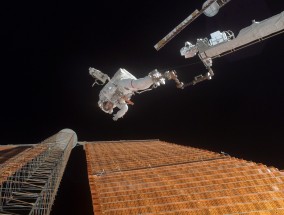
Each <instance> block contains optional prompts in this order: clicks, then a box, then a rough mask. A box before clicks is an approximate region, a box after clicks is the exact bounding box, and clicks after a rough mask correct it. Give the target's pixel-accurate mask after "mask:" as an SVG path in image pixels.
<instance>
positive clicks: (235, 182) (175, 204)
mask: <svg viewBox="0 0 284 215" xmlns="http://www.w3.org/2000/svg"><path fill="white" fill-rule="evenodd" d="M85 151H86V157H87V164H88V174H89V182H90V187H91V192H92V198H93V204H94V212H95V214H194V215H198V214H202V215H204V214H238V213H243V214H277V213H278V214H281V213H283V210H284V192H283V191H284V174H283V172H280V171H279V170H277V169H276V168H273V167H267V166H265V165H263V164H257V163H253V162H248V161H245V160H241V159H237V158H232V157H229V156H224V155H222V154H218V153H213V152H209V151H206V150H202V149H197V148H193V147H186V146H180V145H176V144H171V143H166V142H162V141H117V142H89V143H86V144H85Z"/></svg>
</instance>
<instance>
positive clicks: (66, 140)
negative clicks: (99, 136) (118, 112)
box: [0, 130, 77, 215]
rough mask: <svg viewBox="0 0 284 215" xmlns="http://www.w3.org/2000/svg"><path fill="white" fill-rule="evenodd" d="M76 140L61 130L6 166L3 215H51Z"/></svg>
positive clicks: (0, 186)
mask: <svg viewBox="0 0 284 215" xmlns="http://www.w3.org/2000/svg"><path fill="white" fill-rule="evenodd" d="M75 139H76V141H77V137H76V134H75V133H74V132H73V133H71V132H70V130H67V132H64V130H62V131H61V132H59V133H57V134H56V135H54V136H52V137H50V138H48V139H47V140H45V141H43V142H42V143H40V144H37V145H34V146H32V147H30V148H28V149H26V150H25V151H23V152H21V153H19V154H18V155H16V156H14V157H12V158H10V159H9V160H8V161H7V162H5V163H3V164H2V165H1V166H0V214H29V215H32V214H37V215H41V214H49V213H50V211H51V207H52V204H53V202H54V199H55V195H56V192H57V190H58V187H59V184H60V181H61V178H62V176H63V172H64V169H65V167H66V164H67V161H68V158H69V156H70V152H71V150H72V148H73V146H74V141H75Z"/></svg>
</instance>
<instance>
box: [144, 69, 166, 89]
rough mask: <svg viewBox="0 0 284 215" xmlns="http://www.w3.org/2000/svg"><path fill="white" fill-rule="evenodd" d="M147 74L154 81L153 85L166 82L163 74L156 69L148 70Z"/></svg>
mask: <svg viewBox="0 0 284 215" xmlns="http://www.w3.org/2000/svg"><path fill="white" fill-rule="evenodd" d="M148 76H149V77H151V78H152V81H153V83H154V87H158V86H160V85H161V84H165V83H166V82H165V78H164V76H163V75H162V74H161V73H160V72H158V70H156V69H155V70H153V71H152V72H150V73H149V74H148Z"/></svg>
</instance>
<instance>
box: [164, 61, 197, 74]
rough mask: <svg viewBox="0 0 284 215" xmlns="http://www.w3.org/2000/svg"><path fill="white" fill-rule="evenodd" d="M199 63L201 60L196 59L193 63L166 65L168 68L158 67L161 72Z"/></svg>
mask: <svg viewBox="0 0 284 215" xmlns="http://www.w3.org/2000/svg"><path fill="white" fill-rule="evenodd" d="M199 63H202V62H201V61H196V62H194V63H188V64H183V65H180V66H174V67H168V68H163V69H159V71H162V72H163V71H168V70H174V69H179V68H184V67H189V66H192V65H195V64H199Z"/></svg>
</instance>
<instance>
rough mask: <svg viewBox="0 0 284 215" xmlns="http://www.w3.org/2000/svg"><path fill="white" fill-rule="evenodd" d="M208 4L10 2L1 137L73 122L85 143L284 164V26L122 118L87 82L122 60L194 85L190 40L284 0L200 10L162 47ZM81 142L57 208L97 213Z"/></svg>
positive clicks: (5, 19)
mask: <svg viewBox="0 0 284 215" xmlns="http://www.w3.org/2000/svg"><path fill="white" fill-rule="evenodd" d="M201 5H202V3H201V2H200V1H197V0H194V1H167V2H165V1H147V0H144V1H104V2H99V3H98V1H92V2H91V3H85V2H82V1H80V2H79V1H77V2H75V3H72V2H67V1H65V2H64V1H61V2H59V1H58V2H57V3H52V2H44V1H38V2H31V1H30V2H26V1H21V2H20V1H19V2H17V1H13V2H12V1H10V3H2V7H1V14H0V17H1V21H0V24H1V31H0V35H1V38H2V40H1V43H2V44H1V53H2V57H1V60H2V63H1V91H0V92H1V140H0V144H26V143H38V142H40V141H42V140H44V139H45V138H47V137H49V136H51V135H53V134H55V133H56V132H58V131H59V130H61V129H64V128H70V129H72V130H74V131H75V132H76V133H77V135H78V138H79V141H100V140H122V139H123V140H125V139H157V138H158V139H161V140H165V141H169V142H174V143H177V144H183V145H190V146H194V147H199V148H204V149H208V150H212V151H216V152H220V151H224V152H226V153H228V154H230V155H231V156H234V157H238V158H243V159H246V160H252V161H255V162H262V163H265V164H267V165H273V166H275V167H277V168H279V169H284V159H283V149H284V146H283V145H284V121H283V120H284V112H283V109H284V85H283V79H284V74H283V72H284V64H283V62H284V60H283V51H284V42H283V39H284V36H283V34H282V35H278V36H276V37H274V38H271V39H269V40H266V41H264V42H262V43H260V44H258V45H254V46H251V47H249V48H247V49H243V50H241V51H239V52H237V53H234V54H231V55H228V56H226V57H223V58H219V59H216V60H215V61H214V62H213V70H214V72H215V76H214V78H213V79H212V80H211V81H207V82H203V83H200V84H199V85H196V86H194V87H189V88H186V89H184V90H179V89H176V88H175V86H174V84H173V83H171V82H167V84H166V85H165V86H162V87H160V88H157V89H156V90H153V91H151V92H147V93H144V94H141V95H136V96H134V97H133V98H132V100H133V101H134V103H135V105H134V106H133V107H132V106H131V107H130V108H129V111H128V113H127V114H126V115H125V117H124V118H123V119H120V120H119V121H117V122H114V121H112V118H111V116H110V115H107V114H105V113H103V112H102V111H100V109H99V108H98V107H97V100H98V93H99V91H100V89H101V87H94V88H92V87H91V85H92V83H93V79H92V78H91V76H90V75H89V74H88V68H89V67H90V66H92V67H95V68H97V69H100V70H101V71H103V72H105V73H107V74H109V75H110V76H112V75H113V74H114V73H115V72H116V71H117V70H118V69H119V68H125V69H127V70H128V71H130V72H131V73H133V74H134V75H135V76H136V77H143V76H145V75H147V74H148V73H149V72H150V71H151V70H153V69H155V68H157V69H161V70H164V69H170V68H176V71H177V72H178V75H179V77H180V79H181V80H182V81H184V82H189V81H191V80H192V78H193V77H194V76H195V75H198V74H200V73H204V72H205V68H204V66H203V65H202V64H201V63H197V64H195V62H198V61H199V60H198V58H197V57H196V58H193V59H184V58H183V57H181V56H180V54H179V50H180V48H181V47H182V46H183V45H184V42H185V41H192V42H195V40H196V38H200V37H208V36H209V34H210V33H212V32H213V31H216V30H221V31H223V30H228V29H230V30H232V31H233V32H234V33H235V35H237V33H238V31H239V30H240V29H241V28H243V27H246V26H248V25H250V24H251V20H253V19H256V20H257V21H261V20H263V19H265V18H268V17H270V16H272V15H275V14H277V13H280V12H281V11H283V9H284V3H283V1H279V0H232V1H231V2H230V3H229V4H228V5H226V6H225V7H224V8H222V9H221V10H220V12H219V14H218V15H217V16H215V17H213V18H208V17H205V16H204V15H202V16H200V17H199V19H198V20H196V21H195V22H193V23H192V24H191V25H190V26H189V27H187V28H186V29H185V30H184V31H182V32H181V33H180V34H179V35H178V36H177V37H175V38H174V39H173V40H172V41H171V42H170V43H169V44H168V45H167V46H165V47H164V48H163V49H161V50H160V51H159V52H157V51H156V50H155V49H154V47H153V46H154V45H155V44H156V42H158V41H159V40H160V39H161V38H162V37H164V36H165V35H166V34H167V33H168V32H169V31H170V30H172V29H173V28H174V27H175V26H176V25H177V24H179V23H180V22H181V21H182V20H183V19H185V18H186V17H187V16H188V15H189V14H190V13H191V12H192V11H193V10H194V9H196V8H197V9H200V8H201ZM184 65H187V66H184ZM82 150H83V149H82V148H80V147H78V148H76V149H75V150H74V151H73V152H72V156H71V160H70V162H69V163H68V166H67V171H66V173H65V175H64V179H63V182H64V183H62V185H61V187H60V190H59V194H58V198H57V201H56V203H55V206H56V207H55V211H54V213H55V214H62V211H64V210H67V209H66V208H67V207H68V206H69V209H68V210H69V214H88V213H89V212H90V211H91V209H90V208H88V206H87V205H89V203H88V201H89V200H88V199H87V198H86V197H87V196H88V195H89V193H88V185H87V182H86V180H87V178H86V177H87V176H86V175H85V174H86V173H85V168H86V166H85V164H83V162H80V161H83V160H84V159H85V158H84V154H83V151H82ZM68 182H69V183H68ZM84 192H85V193H84ZM72 195H73V196H74V197H71V196H72ZM76 195H77V197H76ZM84 197H85V199H84ZM76 198H77V200H76V201H75V199H76ZM76 204H77V209H75V208H76V206H75V205H76ZM70 208H71V209H70ZM72 208H73V209H72ZM80 208H81V209H80ZM82 208H84V209H82ZM80 210H81V212H80ZM82 210H83V211H82ZM60 211H61V212H60ZM71 211H72V212H71ZM65 212H66V211H65Z"/></svg>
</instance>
